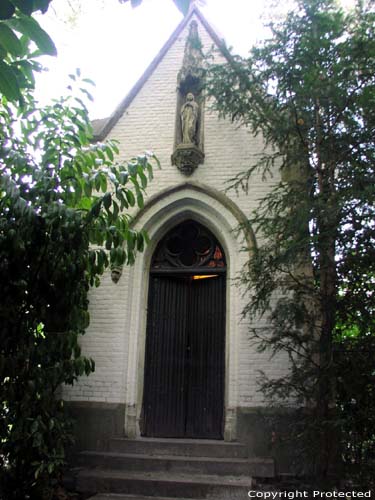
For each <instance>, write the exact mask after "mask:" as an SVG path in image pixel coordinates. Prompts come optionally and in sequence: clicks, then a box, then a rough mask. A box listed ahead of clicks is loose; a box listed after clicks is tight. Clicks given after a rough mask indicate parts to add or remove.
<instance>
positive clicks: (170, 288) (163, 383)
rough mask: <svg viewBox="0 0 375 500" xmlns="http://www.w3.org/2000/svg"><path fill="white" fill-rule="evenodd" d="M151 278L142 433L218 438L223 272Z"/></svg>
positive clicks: (220, 427)
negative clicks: (206, 275)
mask: <svg viewBox="0 0 375 500" xmlns="http://www.w3.org/2000/svg"><path fill="white" fill-rule="evenodd" d="M150 279H151V283H150V292H149V309H148V322H147V338H146V355H145V377H144V397H143V412H142V434H143V435H145V436H150V437H151V436H152V437H191V438H210V439H222V431H223V409H224V381H225V275H216V276H214V277H210V278H205V279H198V280H195V279H193V277H192V276H186V275H185V276H184V275H183V276H179V277H176V276H151V278H150Z"/></svg>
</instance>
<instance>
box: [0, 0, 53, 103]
mask: <svg viewBox="0 0 375 500" xmlns="http://www.w3.org/2000/svg"><path fill="white" fill-rule="evenodd" d="M50 2H51V0H33V1H30V0H2V1H1V5H0V95H1V94H3V95H4V96H5V97H6V98H7V99H8V100H9V101H20V102H21V101H22V92H23V91H24V90H26V89H31V88H33V87H34V75H33V71H39V70H40V65H39V64H38V63H37V62H36V57H37V56H40V55H56V47H55V45H54V43H53V41H52V40H51V38H50V36H49V35H48V34H47V33H46V32H45V31H44V30H43V29H42V28H41V27H40V25H39V23H38V22H37V21H36V20H35V19H33V18H32V17H31V14H32V13H34V12H36V11H38V10H40V11H41V12H43V13H44V12H46V11H47V9H48V6H49V3H50ZM30 42H33V44H34V46H35V49H36V50H34V49H33V50H34V52H32V53H30V47H29V45H30Z"/></svg>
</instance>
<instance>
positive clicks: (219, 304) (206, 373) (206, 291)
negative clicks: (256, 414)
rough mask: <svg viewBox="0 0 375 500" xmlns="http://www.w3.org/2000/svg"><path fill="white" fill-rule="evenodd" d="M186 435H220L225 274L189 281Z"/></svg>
mask: <svg viewBox="0 0 375 500" xmlns="http://www.w3.org/2000/svg"><path fill="white" fill-rule="evenodd" d="M190 290H191V294H190V313H189V318H190V321H189V335H188V338H189V341H190V346H189V347H190V350H189V351H188V352H189V354H190V357H189V367H190V369H189V371H188V374H189V382H188V387H187V390H188V392H187V407H186V413H187V418H186V435H187V436H189V437H199V438H212V439H214V438H216V439H220V438H221V437H222V423H223V408H224V371H225V335H224V334H225V293H224V290H225V278H224V277H219V276H218V277H216V278H213V279H204V280H197V281H192V283H191V287H190Z"/></svg>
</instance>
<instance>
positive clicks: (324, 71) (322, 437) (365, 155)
mask: <svg viewBox="0 0 375 500" xmlns="http://www.w3.org/2000/svg"><path fill="white" fill-rule="evenodd" d="M374 21H375V14H374V9H373V4H372V2H364V1H360V2H358V4H357V6H356V8H355V10H354V11H353V12H350V13H344V12H343V11H342V10H341V9H340V8H339V7H338V5H337V4H336V3H335V2H334V1H333V0H299V1H297V2H296V8H295V10H294V12H290V13H289V14H288V15H287V16H286V17H285V19H284V20H282V21H280V22H275V23H273V24H271V26H270V28H271V32H272V36H271V38H270V39H268V40H266V41H264V42H263V43H262V45H260V46H259V47H255V48H253V49H252V51H251V53H250V56H249V58H247V59H243V58H240V57H233V56H230V57H229V62H228V64H226V65H213V66H211V67H210V68H209V72H208V82H207V92H208V94H209V95H210V96H211V97H213V98H214V107H215V108H216V110H218V111H219V113H220V114H221V116H224V117H225V116H229V117H230V118H232V120H233V121H235V122H238V123H240V124H241V125H244V126H246V127H248V128H249V131H250V132H252V133H253V134H261V135H262V136H263V138H264V142H265V148H264V151H263V154H262V155H261V157H259V159H258V160H257V161H256V162H255V163H254V164H253V165H250V166H249V169H248V170H247V171H245V172H241V173H239V174H238V175H237V176H236V177H235V178H234V179H232V181H231V185H232V187H234V188H237V189H238V188H243V189H245V190H246V189H247V185H248V182H249V179H250V178H251V175H252V174H253V172H255V171H259V170H260V171H261V172H262V173H263V175H264V176H265V177H267V176H272V175H273V174H275V172H277V171H278V170H279V172H280V176H278V175H277V176H276V178H275V179H274V181H273V187H272V189H271V190H270V192H269V193H268V194H267V195H266V196H265V197H264V198H263V199H262V200H261V201H260V204H259V207H258V209H257V210H256V211H255V212H254V213H253V214H251V216H250V218H249V220H250V222H251V223H252V224H253V225H254V227H255V228H256V231H257V234H258V238H259V246H258V248H257V250H256V252H255V254H254V257H253V258H252V259H251V260H250V261H249V262H248V263H247V266H246V267H245V269H244V272H243V273H242V277H241V278H240V281H241V284H242V285H243V286H244V287H245V289H246V291H247V293H248V297H249V302H248V304H247V306H246V308H245V310H244V311H243V313H244V315H246V316H249V317H250V318H251V319H252V320H253V324H254V322H255V323H256V319H257V318H259V317H260V316H263V315H268V317H269V322H268V324H269V326H268V327H267V328H262V329H261V328H257V327H254V328H253V329H252V332H251V333H252V336H253V338H255V339H257V341H258V345H259V349H260V350H266V349H268V350H270V351H271V352H272V353H273V354H277V353H280V352H284V353H287V355H288V358H289V362H290V370H289V372H288V374H287V375H286V376H285V377H283V378H279V379H268V378H266V377H263V379H262V382H261V389H262V390H263V392H264V393H265V395H266V396H267V397H270V399H271V400H272V401H273V402H274V403H275V404H276V405H280V404H281V403H282V402H283V401H284V402H285V403H286V404H288V405H289V406H291V407H292V408H293V409H294V410H295V412H297V413H298V414H299V415H298V418H297V419H296V425H295V428H294V429H295V430H296V434H298V436H299V439H298V445H299V446H298V448H299V449H300V450H301V451H302V452H303V455H304V457H305V458H306V456H309V457H310V469H309V470H310V472H311V473H312V474H313V476H314V477H315V479H316V481H318V482H320V483H322V482H324V480H325V479H326V478H327V476H328V474H329V471H330V470H331V468H332V463H333V461H334V458H335V456H334V455H335V453H334V450H337V446H334V443H333V440H334V438H335V436H336V437H337V435H338V433H337V430H340V423H342V420H340V419H339V418H338V417H339V416H340V418H342V417H344V420H345V415H343V414H341V415H338V412H339V411H340V409H342V405H341V404H340V401H339V400H337V398H338V397H340V394H341V395H342V391H341V388H342V384H343V382H344V381H343V377H342V376H341V378H340V373H341V374H342V373H343V372H342V370H341V369H342V367H343V359H345V355H343V352H344V353H345V352H347V350H346V349H347V346H348V342H346V339H347V337H348V335H349V334H348V332H349V331H350V330H351V331H353V327H354V329H355V332H356V338H357V341H358V342H361V340H363V341H366V340H367V339H368V338H369V337H371V338H372V337H373V336H374V333H375V332H374V323H373V319H370V318H371V316H372V314H373V312H374V306H373V304H374V302H373V301H374V271H375V260H374V241H375V227H374V222H373V221H374V215H375V209H374V201H375V190H374V180H375V179H374V173H375V172H374V165H375V145H374V137H375V120H374V113H373V108H374V103H375V76H374V75H375V36H374V30H373V26H374ZM280 294H281V295H280ZM370 344H371V343H370V342H367V346H370ZM372 345H373V343H372ZM372 352H373V351H372ZM340 353H341V354H340ZM352 354H353V356H355V355H356V354H355V352H354V353H353V351H352ZM358 359H360V357H358ZM352 366H353V368H354V367H355V364H353V365H352ZM369 375H370V374H369V372H367V378H366V377H365V378H366V380H367V381H368V380H369ZM353 377H355V372H354V371H351V373H350V376H345V377H344V378H345V383H348V382H349V381H350V378H353ZM357 389H358V387H357ZM362 390H363V391H366V390H367V387H366V386H363V387H362ZM349 393H350V391H349ZM336 401H337V404H336V405H335V404H334V403H335V402H336ZM298 408H299V410H298V411H297V409H298ZM298 422H299V424H301V425H298ZM341 428H342V427H341ZM311 433H313V436H314V437H313V440H310V442H309V443H308V442H307V437H308V436H310V437H311ZM372 436H373V435H372ZM302 438H305V439H302ZM372 439H374V436H373V437H372ZM303 443H305V444H306V445H307V446H306V447H305V448H304V447H303ZM296 449H297V447H296ZM304 462H305V463H306V460H305V461H304Z"/></svg>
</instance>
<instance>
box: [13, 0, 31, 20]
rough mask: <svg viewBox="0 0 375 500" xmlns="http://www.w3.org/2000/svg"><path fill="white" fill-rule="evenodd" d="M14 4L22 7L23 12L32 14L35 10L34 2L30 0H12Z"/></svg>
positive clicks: (28, 14)
mask: <svg viewBox="0 0 375 500" xmlns="http://www.w3.org/2000/svg"><path fill="white" fill-rule="evenodd" d="M12 4H13V5H15V6H16V7H18V8H19V9H20V11H21V12H22V13H23V14H26V15H27V16H31V14H32V13H33V12H34V10H35V7H34V2H33V1H30V0H12Z"/></svg>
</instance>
